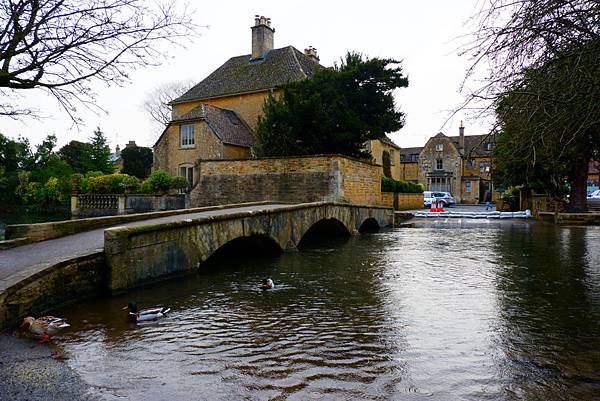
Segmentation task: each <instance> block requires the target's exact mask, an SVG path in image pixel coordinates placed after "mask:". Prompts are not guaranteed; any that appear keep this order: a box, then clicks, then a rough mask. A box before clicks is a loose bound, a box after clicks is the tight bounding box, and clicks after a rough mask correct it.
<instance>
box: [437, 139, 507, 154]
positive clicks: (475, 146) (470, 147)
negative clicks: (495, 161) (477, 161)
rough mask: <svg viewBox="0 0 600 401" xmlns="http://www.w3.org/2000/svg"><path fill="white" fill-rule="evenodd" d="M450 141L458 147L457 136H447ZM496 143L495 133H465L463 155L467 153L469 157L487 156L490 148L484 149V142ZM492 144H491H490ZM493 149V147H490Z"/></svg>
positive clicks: (490, 151) (490, 152)
mask: <svg viewBox="0 0 600 401" xmlns="http://www.w3.org/2000/svg"><path fill="white" fill-rule="evenodd" d="M448 138H449V139H450V140H451V141H452V142H454V143H455V144H456V148H457V149H458V138H459V136H458V135H457V136H449V137H448ZM487 143H492V144H495V143H496V136H495V135H465V155H466V154H469V153H470V155H471V157H489V156H491V155H492V150H486V147H485V144H487ZM492 146H493V145H492ZM492 149H493V147H492Z"/></svg>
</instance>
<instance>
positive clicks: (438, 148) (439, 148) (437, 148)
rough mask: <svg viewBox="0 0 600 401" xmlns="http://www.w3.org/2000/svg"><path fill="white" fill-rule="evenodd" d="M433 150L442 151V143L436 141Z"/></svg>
mask: <svg viewBox="0 0 600 401" xmlns="http://www.w3.org/2000/svg"><path fill="white" fill-rule="evenodd" d="M435 150H436V152H443V151H444V144H443V143H437V144H436V145H435Z"/></svg>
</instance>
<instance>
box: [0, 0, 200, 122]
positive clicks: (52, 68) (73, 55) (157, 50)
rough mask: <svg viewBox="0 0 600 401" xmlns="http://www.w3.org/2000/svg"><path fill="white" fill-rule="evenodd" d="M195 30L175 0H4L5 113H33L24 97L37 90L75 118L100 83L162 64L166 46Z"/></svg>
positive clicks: (0, 39)
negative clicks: (94, 85)
mask: <svg viewBox="0 0 600 401" xmlns="http://www.w3.org/2000/svg"><path fill="white" fill-rule="evenodd" d="M196 32H197V27H196V26H195V25H194V24H193V23H192V21H191V19H190V13H189V12H188V10H187V8H185V7H184V8H183V9H179V8H177V7H176V4H175V0H164V1H162V0H157V1H155V2H149V1H145V0H2V1H1V2H0V115H7V116H12V117H15V118H18V117H19V116H22V115H24V114H31V113H32V112H33V110H30V109H24V108H22V107H19V105H18V104H19V102H18V100H17V99H18V94H19V93H20V92H21V91H23V90H27V89H29V90H31V89H34V88H38V89H42V90H44V91H46V92H48V93H50V94H51V95H53V96H54V97H55V98H56V100H58V102H59V103H60V105H61V106H62V107H63V108H64V110H66V111H67V112H68V113H69V115H70V116H71V118H72V119H73V120H74V121H76V109H77V106H78V105H81V104H85V105H87V106H93V105H94V94H93V92H92V90H91V84H92V83H93V82H94V81H101V82H103V83H105V84H107V85H113V84H116V85H121V84H123V83H124V82H126V81H127V80H128V79H129V76H128V74H129V73H130V72H131V71H132V70H134V69H135V68H138V67H142V66H147V65H153V64H158V63H160V61H161V58H162V57H164V55H163V52H162V50H161V47H160V45H161V44H165V43H169V44H173V43H180V42H181V41H182V40H183V38H188V37H189V36H190V35H195V34H196Z"/></svg>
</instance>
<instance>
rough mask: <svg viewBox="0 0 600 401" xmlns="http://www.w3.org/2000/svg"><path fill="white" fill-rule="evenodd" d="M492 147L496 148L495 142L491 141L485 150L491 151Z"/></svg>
mask: <svg viewBox="0 0 600 401" xmlns="http://www.w3.org/2000/svg"><path fill="white" fill-rule="evenodd" d="M492 149H494V144H493V143H492V142H489V143H486V144H485V150H487V151H488V152H490V151H491V150H492Z"/></svg>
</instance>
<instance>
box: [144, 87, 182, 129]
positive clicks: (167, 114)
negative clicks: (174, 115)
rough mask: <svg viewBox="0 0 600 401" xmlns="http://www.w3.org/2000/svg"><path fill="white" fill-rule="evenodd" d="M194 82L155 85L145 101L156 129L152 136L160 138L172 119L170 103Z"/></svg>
mask: <svg viewBox="0 0 600 401" xmlns="http://www.w3.org/2000/svg"><path fill="white" fill-rule="evenodd" d="M193 84H194V83H193V82H192V81H189V80H188V81H173V82H166V83H163V84H160V85H158V86H157V87H155V88H154V89H153V90H152V91H151V92H150V93H148V95H147V96H146V100H145V101H144V105H143V106H144V110H146V111H147V112H148V114H149V115H150V118H151V120H152V122H153V123H154V124H153V125H154V127H155V128H154V129H153V134H152V138H153V139H154V140H156V139H158V137H159V136H160V134H161V133H162V132H163V130H164V129H165V128H166V126H167V125H168V124H169V122H170V121H171V106H169V103H170V102H171V101H172V100H173V99H175V98H177V97H179V96H181V95H183V94H184V93H185V91H187V90H188V89H190V88H191V87H192V85H193Z"/></svg>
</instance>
